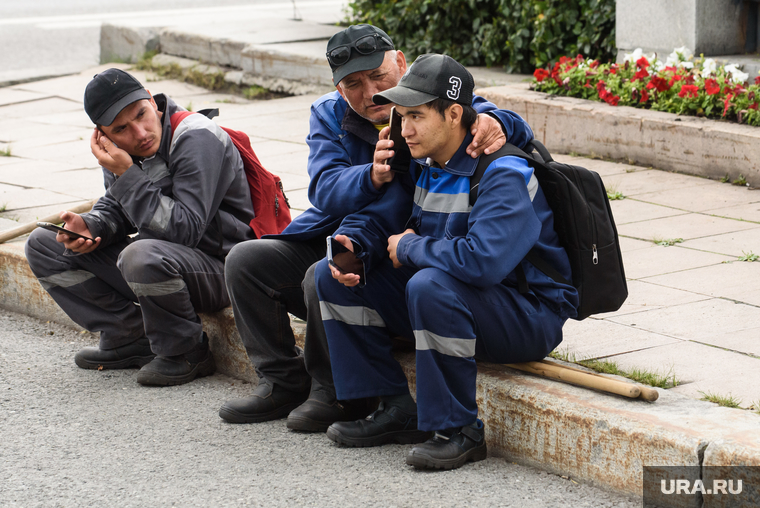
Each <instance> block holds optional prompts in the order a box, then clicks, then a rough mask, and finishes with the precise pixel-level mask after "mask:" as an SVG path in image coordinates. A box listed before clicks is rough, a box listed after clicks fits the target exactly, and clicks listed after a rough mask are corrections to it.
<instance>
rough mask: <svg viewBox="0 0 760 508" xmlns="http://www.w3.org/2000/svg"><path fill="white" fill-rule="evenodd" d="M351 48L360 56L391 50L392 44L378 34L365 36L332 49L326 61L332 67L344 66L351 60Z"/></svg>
mask: <svg viewBox="0 0 760 508" xmlns="http://www.w3.org/2000/svg"><path fill="white" fill-rule="evenodd" d="M378 39H379V42H378ZM351 48H354V49H355V50H356V52H357V53H359V54H360V55H371V54H372V53H374V52H376V51H379V50H381V49H383V50H385V51H387V50H391V49H393V43H391V41H389V40H388V39H386V38H385V37H383V36H382V35H379V34H370V35H365V36H364V37H361V38H359V39H357V40H356V41H354V42H353V43H351V44H344V45H342V46H338V47H337V48H333V49H332V50H331V51H329V52H328V53H327V61H328V62H330V65H332V66H333V67H340V66H341V65H344V64H345V63H346V62H348V61H349V60H350V59H351Z"/></svg>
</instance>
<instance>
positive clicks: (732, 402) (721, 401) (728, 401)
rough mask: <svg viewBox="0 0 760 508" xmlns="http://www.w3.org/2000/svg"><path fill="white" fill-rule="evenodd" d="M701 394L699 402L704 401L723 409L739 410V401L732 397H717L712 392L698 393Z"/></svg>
mask: <svg viewBox="0 0 760 508" xmlns="http://www.w3.org/2000/svg"><path fill="white" fill-rule="evenodd" d="M699 393H701V394H702V398H701V399H699V400H706V401H707V402H712V403H714V404H718V405H719V406H723V407H733V408H737V409H738V408H739V404H741V403H742V401H741V400H740V399H737V398H736V397H734V396H733V395H730V394H729V395H718V394H716V393H712V392H699Z"/></svg>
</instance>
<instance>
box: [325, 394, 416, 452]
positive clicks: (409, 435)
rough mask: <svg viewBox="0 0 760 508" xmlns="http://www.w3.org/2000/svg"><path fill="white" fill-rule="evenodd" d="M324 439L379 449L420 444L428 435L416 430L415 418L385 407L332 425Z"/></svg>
mask: <svg viewBox="0 0 760 508" xmlns="http://www.w3.org/2000/svg"><path fill="white" fill-rule="evenodd" d="M327 437H329V438H330V439H331V440H333V441H335V442H336V443H338V444H341V445H344V446H354V447H364V446H380V445H384V444H388V443H399V444H412V443H421V442H423V441H424V440H425V439H427V438H428V437H430V433H429V432H423V431H421V430H417V415H410V414H407V413H404V412H403V411H401V409H400V408H398V407H396V406H390V407H388V408H386V407H385V402H381V403H380V406H379V407H378V408H377V411H375V412H374V413H372V414H371V415H369V416H368V417H367V418H365V419H363V420H357V421H355V422H335V423H333V424H332V425H330V427H329V428H328V429H327Z"/></svg>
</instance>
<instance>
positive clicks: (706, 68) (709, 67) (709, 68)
mask: <svg viewBox="0 0 760 508" xmlns="http://www.w3.org/2000/svg"><path fill="white" fill-rule="evenodd" d="M717 69H718V63H717V62H716V61H715V60H714V59H712V58H705V61H704V62H702V74H705V75H707V74H712V73H713V72H715V71H716V70H717Z"/></svg>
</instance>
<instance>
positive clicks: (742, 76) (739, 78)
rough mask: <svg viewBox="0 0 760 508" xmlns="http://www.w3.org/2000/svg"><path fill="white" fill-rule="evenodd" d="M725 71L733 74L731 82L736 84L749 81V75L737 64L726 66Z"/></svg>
mask: <svg viewBox="0 0 760 508" xmlns="http://www.w3.org/2000/svg"><path fill="white" fill-rule="evenodd" d="M724 69H725V71H726V72H730V73H731V81H733V82H734V83H744V82H745V81H747V80H748V79H749V74H747V73H746V72H742V71H741V70H740V69H739V66H737V65H736V64H729V65H726V66H725V67H724Z"/></svg>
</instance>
